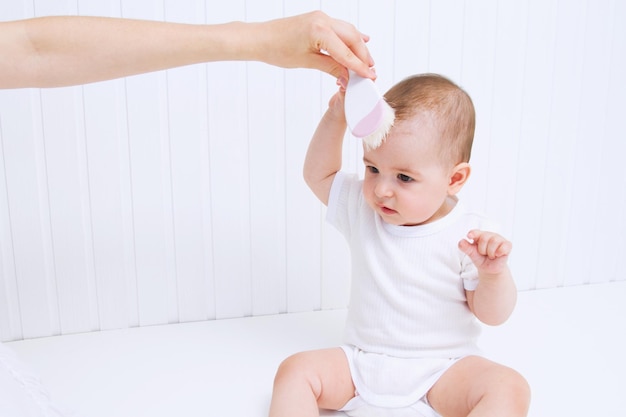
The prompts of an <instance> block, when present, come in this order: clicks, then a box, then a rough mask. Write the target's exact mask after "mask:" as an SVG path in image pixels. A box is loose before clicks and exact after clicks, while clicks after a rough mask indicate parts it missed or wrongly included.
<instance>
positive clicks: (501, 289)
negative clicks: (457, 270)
mask: <svg viewBox="0 0 626 417" xmlns="http://www.w3.org/2000/svg"><path fill="white" fill-rule="evenodd" d="M468 238H469V239H471V242H470V241H468V240H465V239H463V240H461V241H460V242H459V249H461V250H462V251H463V252H464V253H465V254H466V255H467V256H469V257H470V259H471V260H472V262H473V263H474V265H475V266H476V269H477V270H478V286H477V287H476V290H474V291H466V294H467V303H468V305H469V308H470V310H472V312H473V313H474V315H475V316H476V317H477V318H478V319H479V320H480V321H482V322H483V323H485V324H489V325H493V326H495V325H499V324H502V323H504V322H505V321H506V320H507V319H508V318H509V316H510V315H511V313H512V312H513V309H514V308H515V304H516V302H517V288H516V287H515V281H514V280H513V277H512V275H511V270H510V269H509V267H508V265H507V261H508V257H509V254H510V252H511V248H512V245H511V242H509V241H508V240H506V239H505V238H503V237H502V236H500V235H498V234H497V233H492V232H486V231H481V230H472V231H470V232H469V233H468Z"/></svg>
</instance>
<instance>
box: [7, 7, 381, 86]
mask: <svg viewBox="0 0 626 417" xmlns="http://www.w3.org/2000/svg"><path fill="white" fill-rule="evenodd" d="M367 40H368V37H367V36H366V35H363V34H361V33H360V32H359V31H358V30H356V28H355V27H354V26H352V25H351V24H349V23H347V22H344V21H341V20H337V19H333V18H331V17H329V16H327V15H326V14H324V13H322V12H319V11H316V12H311V13H307V14H302V15H297V16H291V17H287V18H282V19H276V20H271V21H267V22H256V23H244V22H229V23H224V24H216V25H191V24H180V23H169V22H158V21H145V20H132V19H123V18H105V17H87V16H54V17H41V18H33V19H25V20H18V21H10V22H0V88H20V87H58V86H66V85H75V84H84V83H89V82H95V81H102V80H108V79H113V78H118V77H123V76H128V75H134V74H140V73H144V72H150V71H157V70H162V69H167V68H173V67H178V66H183V65H189V64H196V63H200V62H212V61H230V60H240V61H243V60H246V61H247V60H249V61H261V62H265V63H267V64H271V65H275V66H280V67H285V68H295V67H302V68H314V69H319V70H322V71H325V72H328V73H329V74H331V75H333V76H335V77H337V78H339V77H344V78H346V79H347V77H348V75H347V74H348V73H347V69H346V67H347V68H350V69H353V70H355V71H356V72H358V73H359V74H362V75H364V76H367V77H370V78H374V77H375V75H374V73H373V71H372V70H371V69H370V67H371V66H372V65H373V61H372V59H371V57H370V55H369V51H368V49H367V47H366V45H365V42H366V41H367Z"/></svg>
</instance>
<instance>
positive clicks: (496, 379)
mask: <svg viewBox="0 0 626 417" xmlns="http://www.w3.org/2000/svg"><path fill="white" fill-rule="evenodd" d="M529 401H530V389H529V387H528V383H527V382H526V380H525V379H524V377H523V376H522V375H520V374H519V373H518V372H517V371H515V370H514V369H511V368H509V367H506V366H504V365H501V364H498V363H496V362H492V361H490V360H488V359H485V358H482V357H479V356H468V357H466V358H463V359H461V360H459V361H458V362H457V363H455V364H454V365H452V366H451V367H450V368H449V369H448V370H447V371H446V372H445V373H444V374H443V375H442V376H441V378H440V379H439V380H438V381H437V382H436V383H435V385H434V386H433V387H432V388H431V389H430V391H429V393H428V402H429V403H430V404H431V406H432V407H433V408H434V409H435V410H437V412H438V413H439V414H442V415H449V416H466V415H468V414H469V413H470V411H472V410H473V409H474V408H476V407H479V406H480V407H486V408H489V409H499V408H505V409H509V410H510V409H524V408H525V407H526V409H527V407H528V403H529ZM521 414H523V413H521ZM511 415H513V414H511ZM515 415H517V414H515Z"/></svg>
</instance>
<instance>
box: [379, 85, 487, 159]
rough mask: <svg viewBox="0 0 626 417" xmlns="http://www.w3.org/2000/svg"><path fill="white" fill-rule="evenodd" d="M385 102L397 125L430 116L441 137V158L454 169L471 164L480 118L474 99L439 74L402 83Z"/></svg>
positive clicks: (388, 94)
mask: <svg viewBox="0 0 626 417" xmlns="http://www.w3.org/2000/svg"><path fill="white" fill-rule="evenodd" d="M385 100H387V102H388V103H389V104H390V105H391V107H393V109H394V110H395V113H396V121H402V120H408V119H411V118H412V117H415V116H416V115H418V114H423V115H428V116H429V117H430V119H431V121H432V122H433V123H434V125H435V126H436V127H437V129H438V130H439V132H440V133H441V147H440V150H441V156H442V157H444V158H446V159H444V161H448V162H451V163H453V164H454V165H456V164H458V163H461V162H469V159H470V156H471V152H472V142H473V140H474V127H475V125H476V116H475V112H474V104H473V103H472V99H471V98H470V96H469V95H468V94H467V93H466V92H465V91H464V90H463V89H462V88H461V87H459V86H458V85H456V84H455V83H453V82H452V81H450V80H449V79H447V78H445V77H443V76H441V75H437V74H420V75H414V76H411V77H408V78H405V79H404V80H402V81H400V82H399V83H397V84H396V85H394V86H393V87H391V89H389V91H387V93H385Z"/></svg>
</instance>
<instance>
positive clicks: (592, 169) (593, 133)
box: [566, 0, 623, 284]
mask: <svg viewBox="0 0 626 417" xmlns="http://www.w3.org/2000/svg"><path fill="white" fill-rule="evenodd" d="M610 3H612V2H610V1H608V0H604V1H597V2H593V3H588V4H587V10H586V21H585V39H584V42H583V44H582V45H581V48H582V49H583V51H584V52H583V53H584V55H583V69H582V71H583V72H582V79H583V83H582V88H581V91H580V97H579V100H580V107H579V114H578V117H579V123H578V129H577V131H576V134H575V136H574V137H573V138H572V140H574V141H575V143H576V148H575V155H574V171H573V175H572V177H571V179H572V181H573V183H574V184H575V187H574V189H573V193H572V198H571V200H570V206H571V210H570V213H569V214H570V218H569V225H568V243H569V245H568V253H567V258H568V260H569V261H570V262H569V265H568V268H567V269H566V283H568V284H584V283H589V282H591V281H596V278H595V275H596V274H597V273H598V267H597V266H596V263H597V261H596V260H595V259H592V257H591V254H593V253H594V252H595V249H594V245H596V244H600V245H605V243H604V242H597V241H595V240H594V234H595V227H597V225H598V223H599V221H600V218H599V214H600V213H601V212H602V210H601V207H602V206H603V205H604V204H605V196H604V195H601V194H600V190H601V189H602V187H601V186H600V184H601V183H602V182H603V181H611V179H610V178H605V177H603V176H602V173H603V172H602V163H603V160H602V153H603V145H604V142H605V135H606V125H607V114H606V113H607V107H606V106H607V97H608V91H609V88H613V87H612V86H609V76H610V71H609V69H610V61H611V27H612V23H613V19H612V16H611V15H610V12H611V7H610ZM591 80H593V82H591ZM622 137H623V136H622ZM621 192H623V191H621ZM605 236H606V235H605Z"/></svg>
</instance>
